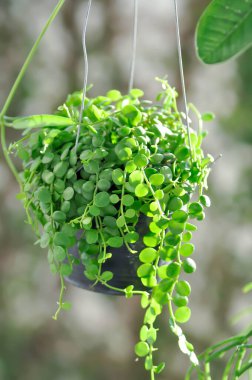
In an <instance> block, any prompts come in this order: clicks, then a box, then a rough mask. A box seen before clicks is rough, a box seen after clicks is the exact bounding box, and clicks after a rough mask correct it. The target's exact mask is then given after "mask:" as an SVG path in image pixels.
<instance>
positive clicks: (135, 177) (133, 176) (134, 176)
mask: <svg viewBox="0 0 252 380" xmlns="http://www.w3.org/2000/svg"><path fill="white" fill-rule="evenodd" d="M143 180H144V176H143V173H142V172H141V171H140V170H135V171H134V172H132V173H130V176H129V181H130V183H131V184H132V185H134V186H136V185H138V184H140V183H142V182H143Z"/></svg>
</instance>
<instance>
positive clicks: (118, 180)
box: [112, 168, 124, 185]
mask: <svg viewBox="0 0 252 380" xmlns="http://www.w3.org/2000/svg"><path fill="white" fill-rule="evenodd" d="M112 179H113V182H114V183H115V184H116V185H122V184H123V182H124V173H123V171H122V169H120V168H117V169H115V170H113V172H112Z"/></svg>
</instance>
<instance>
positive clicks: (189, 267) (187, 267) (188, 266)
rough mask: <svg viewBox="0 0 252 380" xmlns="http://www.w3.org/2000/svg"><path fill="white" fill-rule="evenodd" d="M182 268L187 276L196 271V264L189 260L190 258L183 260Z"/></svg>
mask: <svg viewBox="0 0 252 380" xmlns="http://www.w3.org/2000/svg"><path fill="white" fill-rule="evenodd" d="M182 266H183V269H184V271H185V272H186V273H188V274H190V273H193V272H195V271H196V263H195V261H194V260H193V259H190V258H188V259H185V260H184V261H183V264H182Z"/></svg>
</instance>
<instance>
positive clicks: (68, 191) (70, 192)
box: [63, 187, 74, 201]
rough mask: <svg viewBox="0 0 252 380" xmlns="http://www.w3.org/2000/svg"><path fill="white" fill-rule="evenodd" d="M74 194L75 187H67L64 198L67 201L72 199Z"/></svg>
mask: <svg viewBox="0 0 252 380" xmlns="http://www.w3.org/2000/svg"><path fill="white" fill-rule="evenodd" d="M73 196H74V189H73V188H72V187H67V188H66V189H65V190H64V192H63V198H64V199H65V201H70V200H71V199H72V198H73Z"/></svg>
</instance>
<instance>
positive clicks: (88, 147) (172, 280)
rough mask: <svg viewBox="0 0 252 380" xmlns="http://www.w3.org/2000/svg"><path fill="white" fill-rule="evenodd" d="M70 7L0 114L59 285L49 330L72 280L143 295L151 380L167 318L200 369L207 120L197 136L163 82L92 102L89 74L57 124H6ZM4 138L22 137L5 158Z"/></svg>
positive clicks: (31, 219) (51, 118) (31, 218)
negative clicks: (199, 234) (191, 323)
mask: <svg viewBox="0 0 252 380" xmlns="http://www.w3.org/2000/svg"><path fill="white" fill-rule="evenodd" d="M63 3H64V1H63V0H61V1H59V4H58V6H57V7H56V8H55V10H54V12H53V14H52V15H51V17H50V18H49V21H48V23H47V24H46V27H45V28H44V30H43V31H42V33H41V35H40V36H39V38H38V40H37V42H36V43H35V45H34V47H33V49H32V51H31V53H30V55H29V56H28V58H27V60H26V62H25V64H24V66H23V68H22V70H21V72H20V74H19V76H18V78H17V80H16V82H15V84H14V86H13V89H12V91H11V93H10V95H9V97H8V98H7V101H6V103H5V105H4V107H3V110H2V112H1V114H0V125H1V142H2V148H3V152H4V155H5V157H6V160H7V162H8V164H9V166H10V169H11V170H12V172H13V174H14V175H15V177H16V179H17V181H18V182H19V184H20V188H21V191H20V193H19V194H18V198H19V199H20V200H22V202H23V205H24V208H25V211H26V215H27V221H28V223H29V224H30V225H31V226H32V227H33V229H34V230H35V232H36V234H37V237H38V242H39V244H40V245H41V247H42V248H45V249H47V250H48V261H49V266H50V269H51V271H52V273H53V274H58V275H59V277H60V280H61V292H60V297H59V302H58V305H59V306H58V309H57V311H56V313H55V315H54V319H57V317H58V315H59V312H60V311H61V310H62V309H64V310H67V309H69V308H70V304H69V303H68V302H65V301H64V290H65V287H66V284H65V282H66V281H68V282H71V283H73V284H75V285H77V286H80V287H82V288H86V289H89V290H93V291H100V292H103V293H109V294H121V295H124V296H126V298H131V297H132V296H134V295H138V296H140V297H141V301H140V302H141V306H142V308H143V309H145V314H144V320H143V325H142V327H141V330H140V335H139V342H138V343H136V345H135V353H136V355H137V356H139V357H142V358H145V368H146V370H147V371H150V375H151V379H152V380H153V379H154V378H155V374H158V373H160V372H161V371H162V370H163V369H164V363H160V364H156V363H155V362H154V359H153V353H154V351H155V350H156V347H155V346H156V339H157V331H158V329H157V328H156V325H155V322H156V318H157V316H158V315H160V314H162V313H166V314H167V317H168V319H169V325H170V329H171V331H172V332H173V333H174V334H175V335H176V336H177V337H178V344H179V347H180V349H181V351H182V352H183V353H185V354H186V355H188V356H189V358H190V360H191V362H192V363H193V364H194V365H197V364H198V360H197V357H196V355H195V353H194V349H193V346H192V345H191V344H190V343H189V342H188V341H187V339H186V337H185V335H184V334H183V331H182V329H181V327H180V326H179V325H180V324H184V323H186V322H187V321H188V320H189V318H190V315H191V311H190V308H189V307H188V297H189V295H190V293H191V287H190V283H189V282H188V278H189V275H190V274H192V273H193V272H195V270H196V263H195V261H194V260H193V259H192V258H191V256H192V254H193V252H194V245H193V244H192V243H191V239H192V232H193V231H195V230H196V229H197V227H196V226H195V224H193V223H192V221H193V220H203V219H204V216H205V214H204V208H205V207H209V206H210V199H209V198H208V196H207V195H205V194H204V191H205V189H207V177H208V175H209V172H210V165H211V163H212V162H213V158H212V157H211V156H210V155H207V156H205V155H204V153H203V150H202V147H201V144H202V140H203V138H204V137H205V136H206V132H205V131H204V130H203V128H202V122H203V120H208V119H211V115H209V114H206V115H204V116H201V115H200V114H199V112H198V111H197V110H196V108H195V107H194V106H192V105H191V109H192V110H193V111H194V113H195V114H196V116H197V117H198V120H199V127H198V129H197V130H196V129H195V128H194V129H192V128H190V126H189V118H188V113H187V109H186V117H185V115H184V114H183V113H181V112H179V111H178V108H177V103H176V98H177V93H176V91H175V89H174V88H172V87H170V86H169V84H168V82H167V81H166V80H165V79H163V80H161V79H158V81H159V82H160V83H161V86H162V91H161V92H160V93H159V94H158V95H157V97H156V99H155V101H149V100H148V101H147V100H143V97H144V93H143V91H142V90H139V89H130V91H129V93H128V95H122V94H121V93H120V92H119V91H117V90H112V91H109V92H108V93H107V94H106V96H98V97H95V98H88V97H86V96H85V95H86V80H87V77H86V75H85V84H84V91H81V92H75V93H74V94H71V95H69V96H68V97H67V99H66V101H65V103H64V104H63V105H62V106H60V107H59V108H58V109H57V111H56V113H55V114H54V115H33V116H28V117H22V118H10V117H7V116H6V113H7V111H8V108H9V105H10V103H11V100H12V99H13V96H14V94H15V91H16V89H17V87H18V85H19V84H20V82H21V79H22V78H23V75H24V73H25V71H26V69H27V67H28V65H29V63H30V62H31V60H32V58H33V55H34V53H35V51H36V49H37V47H38V45H39V42H40V40H41V38H42V36H43V35H44V33H45V31H46V30H47V28H48V26H49V25H50V23H51V22H52V21H53V19H54V18H55V16H56V14H57V13H58V12H59V10H60V8H61V6H62V5H63ZM90 4H91V1H90V2H89V8H88V12H89V10H90ZM85 29H86V26H85ZM177 31H178V30H177ZM178 32H179V31H178ZM84 52H85V53H86V51H85V41H84ZM133 61H134V59H133ZM133 63H134V62H133ZM180 63H181V64H182V60H181V62H180ZM132 67H133V66H132ZM86 74H87V71H86ZM132 74H133V70H132V72H131V82H132V78H133V76H132ZM184 98H185V96H184ZM184 119H186V123H185V124H186V125H185V124H184ZM6 127H11V128H14V129H17V130H24V132H23V137H22V139H21V140H19V141H17V142H15V143H14V144H12V145H11V146H10V148H9V149H7V145H6V140H5V128H6ZM13 152H15V153H16V154H17V155H18V157H19V158H20V159H21V160H22V162H23V170H22V172H21V173H18V172H17V170H16V168H15V166H14V165H13V163H12V161H11V158H10V153H13ZM167 310H168V311H167Z"/></svg>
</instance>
